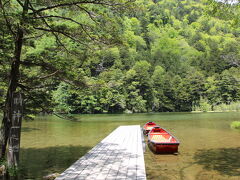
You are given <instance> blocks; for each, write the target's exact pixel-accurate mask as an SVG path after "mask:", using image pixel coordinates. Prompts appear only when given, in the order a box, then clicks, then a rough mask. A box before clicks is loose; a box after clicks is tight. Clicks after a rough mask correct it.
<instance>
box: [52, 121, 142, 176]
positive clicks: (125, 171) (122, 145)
mask: <svg viewBox="0 0 240 180" xmlns="http://www.w3.org/2000/svg"><path fill="white" fill-rule="evenodd" d="M142 143H143V136H142V131H141V128H140V126H139V125H134V126H119V127H118V128H117V129H116V130H114V131H113V132H112V133H111V134H109V135H108V136H107V137H106V138H105V139H103V140H102V141H101V142H100V143H99V144H97V145H96V146H95V147H94V148H93V149H91V150H90V151H89V152H88V153H87V154H86V155H85V156H83V157H81V158H80V159H79V160H77V161H76V162H75V163H74V164H73V165H72V166H70V167H69V168H68V169H67V170H65V171H64V172H63V173H62V174H61V175H60V176H59V177H57V178H56V180H63V179H64V180H73V179H74V180H112V179H116V180H120V179H121V180H123V179H126V180H132V179H134V180H146V173H145V163H144V156H143V144H142Z"/></svg>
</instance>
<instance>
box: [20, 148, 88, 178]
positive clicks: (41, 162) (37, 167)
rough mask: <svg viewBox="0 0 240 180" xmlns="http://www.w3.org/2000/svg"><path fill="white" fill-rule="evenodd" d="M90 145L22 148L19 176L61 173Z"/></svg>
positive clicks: (30, 176) (33, 176) (28, 176)
mask: <svg viewBox="0 0 240 180" xmlns="http://www.w3.org/2000/svg"><path fill="white" fill-rule="evenodd" d="M90 149H91V147H83V146H56V147H47V148H27V149H25V148H22V149H21V151H20V153H21V155H20V156H21V160H20V162H21V165H20V167H21V176H22V177H23V178H24V179H28V178H29V179H31V178H32V179H35V180H36V179H39V180H40V179H42V177H43V176H45V175H47V174H50V173H55V172H57V173H61V172H63V171H64V170H65V169H67V168H68V167H69V166H71V165H72V164H73V163H74V162H75V161H76V160H77V159H79V158H80V157H81V156H83V155H84V154H86V153H87V152H88V151H89V150H90Z"/></svg>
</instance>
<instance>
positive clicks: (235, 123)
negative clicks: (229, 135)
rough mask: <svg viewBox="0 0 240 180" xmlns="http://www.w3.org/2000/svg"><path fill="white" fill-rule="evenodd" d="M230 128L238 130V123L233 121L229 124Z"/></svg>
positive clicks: (239, 125)
mask: <svg viewBox="0 0 240 180" xmlns="http://www.w3.org/2000/svg"><path fill="white" fill-rule="evenodd" d="M231 128H232V129H240V121H233V122H232V123H231Z"/></svg>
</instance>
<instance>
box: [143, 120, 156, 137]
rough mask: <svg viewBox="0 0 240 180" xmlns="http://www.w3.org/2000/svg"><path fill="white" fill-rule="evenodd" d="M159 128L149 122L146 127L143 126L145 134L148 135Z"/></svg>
mask: <svg viewBox="0 0 240 180" xmlns="http://www.w3.org/2000/svg"><path fill="white" fill-rule="evenodd" d="M155 126H157V124H156V123H154V122H152V121H149V122H147V123H146V124H145V125H144V126H143V134H145V135H148V133H149V131H150V130H151V129H152V128H153V127H155Z"/></svg>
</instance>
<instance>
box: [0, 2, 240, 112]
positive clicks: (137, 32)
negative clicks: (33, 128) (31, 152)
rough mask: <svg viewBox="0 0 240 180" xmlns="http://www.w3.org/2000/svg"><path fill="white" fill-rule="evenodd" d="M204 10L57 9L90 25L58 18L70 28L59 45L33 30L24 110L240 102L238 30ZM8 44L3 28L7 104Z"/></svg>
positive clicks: (177, 107) (162, 6)
mask: <svg viewBox="0 0 240 180" xmlns="http://www.w3.org/2000/svg"><path fill="white" fill-rule="evenodd" d="M206 7H207V4H206V2H204V1H200V0H199V1H196V0H184V1H179V0H138V1H137V2H136V6H134V7H132V9H130V10H129V11H125V12H124V13H114V11H113V12H112V14H110V15H109V16H105V13H106V11H107V10H106V9H104V8H100V9H97V10H96V9H94V10H93V11H94V12H98V13H99V15H98V16H97V15H95V14H92V15H90V16H87V15H86V13H84V12H83V13H82V14H74V11H72V14H71V11H70V12H67V11H55V12H54V14H51V16H56V17H57V16H59V15H61V16H62V15H68V16H69V15H70V16H72V17H73V19H74V18H75V20H78V22H79V21H80V22H81V23H82V24H84V27H85V28H82V29H78V28H76V25H75V23H74V22H73V21H69V22H66V21H64V22H62V21H61V19H56V18H55V19H54V17H52V18H51V19H50V20H49V22H51V23H52V24H54V26H55V27H57V28H58V30H59V31H60V32H61V31H64V30H65V29H66V27H68V28H69V27H70V29H71V33H72V34H65V35H66V36H71V38H66V37H62V39H61V42H63V43H64V45H65V46H60V48H59V46H57V45H59V40H58V39H56V36H55V35H54V33H47V32H43V33H39V34H36V33H35V34H34V30H33V29H30V30H29V31H32V33H33V34H34V35H37V36H35V37H36V38H34V39H30V40H28V41H26V42H25V47H24V49H23V58H24V59H25V64H23V65H25V67H22V69H21V70H22V73H21V80H20V84H19V87H20V88H21V89H22V90H23V91H25V92H27V93H26V98H25V104H26V107H28V108H27V109H26V111H25V112H28V113H29V114H31V113H34V112H48V113H51V112H53V111H54V112H58V113H114V112H166V111H192V110H214V107H216V106H219V105H221V104H227V105H229V104H233V103H237V104H239V103H238V102H239V100H240V87H239V84H240V27H239V26H238V25H237V24H236V23H234V21H233V20H231V19H229V20H228V19H219V18H218V17H210V16H209V15H207V14H206ZM90 9H91V8H90ZM91 17H93V18H95V19H97V21H98V22H96V23H101V24H102V26H96V25H95V24H93V21H95V19H91ZM99 21H100V22H99ZM3 23H4V22H3V19H1V20H0V24H3ZM36 27H37V24H36ZM35 30H36V28H35ZM40 30H41V29H40ZM2 32H3V30H2ZM80 33H82V34H83V35H82V36H78V35H79V34H80ZM72 35H74V36H72ZM28 38H30V37H28ZM9 41H10V40H9V38H8V34H7V33H6V32H5V33H2V35H1V47H2V48H1V51H0V54H1V57H0V69H1V71H0V78H1V81H0V94H1V96H0V104H1V106H2V107H3V103H4V101H3V100H4V99H5V96H6V89H7V88H6V87H7V83H8V81H7V80H8V78H7V71H8V70H9V68H10V63H6V62H8V61H7V59H8V58H9V56H10V54H11V52H9V51H11V47H10V46H11V43H8V42H9ZM75 41H78V44H77V43H76V42H75ZM81 43H82V45H79V44H81ZM66 49H67V50H66ZM39 59H40V61H39V62H40V63H39V64H36V62H37V60H39ZM34 63H35V64H34ZM40 64H41V66H40ZM33 65H39V67H38V66H33ZM47 70H48V71H47ZM49 70H51V71H52V72H51V73H50V74H49V73H46V72H49ZM59 72H61V75H59V76H55V75H57V74H59Z"/></svg>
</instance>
